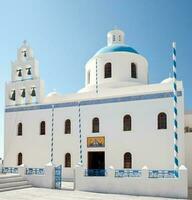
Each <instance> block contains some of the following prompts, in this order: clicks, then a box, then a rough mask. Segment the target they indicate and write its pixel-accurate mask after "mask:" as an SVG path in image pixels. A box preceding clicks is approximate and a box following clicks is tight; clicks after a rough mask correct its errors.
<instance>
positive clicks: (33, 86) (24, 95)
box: [5, 41, 44, 106]
mask: <svg viewBox="0 0 192 200" xmlns="http://www.w3.org/2000/svg"><path fill="white" fill-rule="evenodd" d="M11 65H12V75H11V81H10V82H8V83H6V89H5V90H6V97H5V103H6V106H18V105H25V104H33V103H41V102H42V101H43V98H44V82H43V81H42V80H40V74H39V63H38V61H37V60H36V59H35V57H34V56H33V50H32V49H31V48H30V47H29V45H27V43H26V41H24V43H23V45H22V46H21V47H20V48H19V49H18V51H17V60H16V61H14V62H12V63H11Z"/></svg>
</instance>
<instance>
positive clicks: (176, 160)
mask: <svg viewBox="0 0 192 200" xmlns="http://www.w3.org/2000/svg"><path fill="white" fill-rule="evenodd" d="M175 164H176V166H177V167H178V166H179V162H178V159H177V158H175Z"/></svg>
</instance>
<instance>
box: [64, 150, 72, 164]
mask: <svg viewBox="0 0 192 200" xmlns="http://www.w3.org/2000/svg"><path fill="white" fill-rule="evenodd" d="M65 167H71V154H70V153H66V154H65Z"/></svg>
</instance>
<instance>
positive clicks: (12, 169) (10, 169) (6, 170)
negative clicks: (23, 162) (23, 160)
mask: <svg viewBox="0 0 192 200" xmlns="http://www.w3.org/2000/svg"><path fill="white" fill-rule="evenodd" d="M2 173H3V174H6V173H11V174H18V168H17V167H3V168H2Z"/></svg>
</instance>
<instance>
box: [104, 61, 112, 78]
mask: <svg viewBox="0 0 192 200" xmlns="http://www.w3.org/2000/svg"><path fill="white" fill-rule="evenodd" d="M104 77H105V78H111V63H110V62H109V63H106V64H105V75H104Z"/></svg>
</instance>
